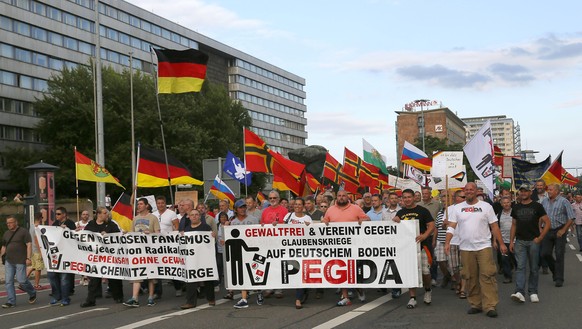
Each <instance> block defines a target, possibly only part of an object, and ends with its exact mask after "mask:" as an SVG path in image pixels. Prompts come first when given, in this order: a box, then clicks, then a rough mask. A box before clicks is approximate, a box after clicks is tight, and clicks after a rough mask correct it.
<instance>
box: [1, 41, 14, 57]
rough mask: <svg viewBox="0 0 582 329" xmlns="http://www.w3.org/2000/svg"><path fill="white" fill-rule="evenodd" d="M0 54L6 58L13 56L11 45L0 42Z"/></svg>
mask: <svg viewBox="0 0 582 329" xmlns="http://www.w3.org/2000/svg"><path fill="white" fill-rule="evenodd" d="M0 56H2V57H7V58H14V48H13V47H12V46H11V45H7V44H4V43H1V44H0Z"/></svg>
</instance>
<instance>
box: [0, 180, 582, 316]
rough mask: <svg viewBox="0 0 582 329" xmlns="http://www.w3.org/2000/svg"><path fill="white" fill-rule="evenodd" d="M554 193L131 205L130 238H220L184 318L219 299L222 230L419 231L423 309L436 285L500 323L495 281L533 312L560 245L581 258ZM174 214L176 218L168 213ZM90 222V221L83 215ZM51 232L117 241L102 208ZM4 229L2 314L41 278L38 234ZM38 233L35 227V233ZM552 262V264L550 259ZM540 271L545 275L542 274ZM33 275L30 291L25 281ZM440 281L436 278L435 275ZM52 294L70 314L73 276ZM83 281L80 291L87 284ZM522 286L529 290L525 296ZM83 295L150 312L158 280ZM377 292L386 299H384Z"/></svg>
mask: <svg viewBox="0 0 582 329" xmlns="http://www.w3.org/2000/svg"><path fill="white" fill-rule="evenodd" d="M560 188H561V187H560V186H559V185H557V184H550V185H549V186H546V185H545V183H544V182H543V181H538V182H537V183H536V185H535V187H534V186H529V185H527V184H524V185H522V186H519V187H518V191H516V193H513V192H511V191H509V190H504V189H502V190H501V191H500V193H499V194H498V195H497V196H496V197H495V198H494V200H490V199H489V198H488V197H487V195H486V194H484V193H483V191H482V189H479V188H478V187H477V185H476V184H474V183H468V184H467V185H466V186H465V187H464V188H463V189H456V190H449V191H447V190H441V191H431V189H430V188H422V189H421V190H420V191H416V192H415V191H412V190H409V189H407V190H404V191H401V192H400V191H399V192H396V191H394V190H385V191H383V192H382V194H370V193H365V194H363V195H362V198H360V199H356V200H352V197H353V196H350V195H348V193H347V192H346V191H343V190H340V191H339V192H337V194H336V193H334V192H333V191H327V192H325V193H322V194H318V195H316V196H314V195H310V196H307V197H305V198H301V197H297V198H294V199H287V198H284V197H282V196H281V195H280V194H279V193H278V192H277V191H271V192H270V193H269V194H268V199H267V200H265V201H264V203H263V204H258V203H257V201H256V200H255V199H254V198H253V197H251V196H248V197H246V198H245V199H240V200H237V201H236V202H235V203H234V206H233V209H229V202H228V201H227V200H220V202H219V207H218V208H217V209H214V211H209V210H208V207H207V205H206V204H204V203H202V202H200V203H198V205H197V206H195V204H194V201H193V200H189V199H185V200H180V202H179V203H178V204H177V205H176V206H175V207H168V206H167V205H166V199H165V197H163V196H158V197H156V207H157V211H155V212H153V213H152V211H151V209H152V207H151V206H150V205H149V203H148V200H147V199H146V198H140V199H138V201H137V205H136V206H137V216H136V218H135V219H134V220H133V227H132V231H134V232H143V233H145V234H151V233H159V232H166V233H169V232H176V231H179V232H191V231H207V232H211V234H212V236H213V237H215V238H216V259H217V268H218V272H219V280H217V281H208V282H196V283H184V282H181V281H178V280H175V281H172V285H173V287H174V290H175V296H176V297H181V296H182V295H183V292H185V295H186V301H185V303H184V304H183V305H181V308H182V309H189V308H194V307H196V306H197V303H198V299H199V297H205V298H206V300H207V302H208V304H209V305H211V306H214V305H216V300H215V293H217V292H220V287H221V285H223V284H224V278H223V272H224V271H223V268H224V264H223V257H222V255H223V251H224V248H225V246H224V244H225V238H224V227H225V226H227V225H257V224H260V225H311V224H312V223H325V224H327V225H333V223H334V222H349V221H354V222H359V223H360V224H361V223H362V221H391V222H396V223H398V222H400V221H402V220H417V221H419V227H420V235H419V236H418V237H417V238H416V242H417V243H419V244H420V246H421V258H420V265H421V271H422V282H423V287H422V288H423V290H424V291H423V302H424V303H425V304H431V303H432V294H431V292H432V288H433V287H434V286H437V285H439V286H440V287H442V288H450V289H451V290H452V291H453V292H452V293H454V294H456V295H457V296H458V298H461V299H467V301H468V303H469V309H468V314H477V313H481V312H484V313H485V314H486V315H487V316H489V317H496V316H497V309H496V307H497V304H498V301H499V296H498V289H497V280H496V275H497V274H503V277H504V279H503V283H504V284H510V283H513V282H514V281H515V292H514V293H513V294H512V295H511V296H508V297H509V298H511V299H512V300H514V301H515V302H517V303H524V302H525V301H526V297H529V300H530V301H531V302H532V303H538V302H540V294H539V292H538V280H539V273H540V272H541V273H544V274H546V273H548V274H549V273H550V272H551V273H552V278H553V281H554V284H555V286H556V287H562V286H563V285H564V282H565V277H564V252H565V244H566V236H567V235H568V234H572V233H573V232H574V229H575V234H576V236H577V240H578V244H579V247H580V251H582V195H576V196H572V195H569V194H565V195H563V194H562V193H561V192H560ZM172 208H173V209H174V210H173V209H172ZM85 213H87V214H85ZM55 214H56V221H55V222H54V223H53V225H55V226H61V227H63V228H65V229H70V230H88V231H91V232H96V233H102V234H106V233H114V232H119V231H120V229H119V227H118V225H117V224H116V223H115V222H114V221H112V220H111V219H110V214H109V210H108V208H107V207H98V208H97V209H96V211H95V218H94V219H89V216H88V215H89V213H88V212H86V211H84V212H83V216H81V217H82V220H79V221H78V222H77V223H75V222H73V221H72V220H71V219H69V218H68V216H67V211H66V209H65V208H63V207H59V208H57V209H56V212H55ZM7 223H9V224H10V225H9V227H8V228H9V229H8V231H7V232H6V233H5V234H4V236H3V239H2V250H1V252H0V254H2V255H6V256H7V257H6V265H5V266H6V269H7V270H6V289H7V291H8V297H9V298H8V301H7V302H6V303H5V304H3V305H2V307H3V308H11V307H14V306H15V305H16V296H15V294H14V291H15V285H14V284H15V282H14V279H15V277H16V280H17V281H18V283H19V289H22V290H24V291H26V292H27V293H28V295H29V299H28V302H29V303H35V302H36V291H35V290H38V289H40V285H39V278H40V275H39V274H40V271H41V270H42V269H43V268H42V259H41V258H40V252H39V245H38V239H37V237H36V234H35V233H34V229H33V230H31V231H30V232H28V231H26V230H22V231H24V232H25V233H26V234H24V233H23V234H21V233H22V232H21V231H20V230H18V223H17V222H16V220H15V219H14V218H13V217H9V218H8V219H7ZM39 223H40V219H37V220H36V222H35V225H38V224H39ZM554 255H555V257H554ZM540 268H541V271H540ZM33 271H34V272H35V284H34V285H32V284H31V283H30V282H29V281H28V279H27V277H28V275H30V273H31V272H33ZM439 271H440V273H441V274H440V275H439V273H438V272H439ZM48 278H49V280H50V284H51V296H52V298H51V300H50V304H51V305H61V306H67V305H69V304H70V303H71V297H70V296H71V295H73V294H74V293H75V291H74V289H75V285H74V275H73V274H66V273H56V272H50V271H49V272H48ZM85 280H86V281H85ZM526 281H527V289H526ZM82 282H85V284H86V285H88V294H87V297H86V300H85V301H83V302H81V304H80V306H81V307H92V306H95V305H96V298H99V297H101V296H102V295H103V292H102V290H103V288H102V285H103V287H105V289H106V290H105V293H104V295H105V297H111V298H113V300H114V301H115V302H116V303H123V304H124V305H126V306H128V307H138V306H139V305H140V303H139V295H141V294H145V293H147V296H148V298H147V305H148V306H154V305H155V304H156V300H158V299H160V298H161V296H162V293H163V289H162V288H163V286H162V280H144V281H131V285H132V296H131V297H130V298H129V299H124V296H123V286H122V281H121V280H113V279H108V280H107V279H102V278H95V277H89V278H83V279H82ZM325 290H329V289H320V288H318V289H316V290H315V296H314V297H315V299H320V298H322V297H323V294H324V292H325ZM380 291H382V292H384V293H388V290H387V289H381V290H380ZM253 293H254V294H256V304H257V305H262V304H263V303H264V298H269V297H271V296H274V297H275V298H283V297H284V293H285V292H284V291H282V290H263V291H256V292H251V291H242V292H241V296H242V297H241V299H240V300H238V301H236V302H235V303H234V307H235V308H237V309H243V308H247V307H249V296H250V295H251V294H253ZM336 293H338V294H339V300H338V302H337V306H348V305H351V304H352V302H351V300H352V298H354V297H355V296H357V297H358V299H359V300H360V301H362V302H365V300H366V296H365V291H364V290H363V289H338V291H336ZM234 294H235V292H234V291H227V292H226V295H224V297H223V298H225V299H233V298H234ZM391 294H392V297H393V298H399V297H400V296H401V290H400V289H392V290H391ZM308 296H309V290H307V289H297V290H295V307H296V308H297V309H301V308H303V304H304V303H305V302H307V300H308ZM416 297H417V291H416V287H410V288H409V300H408V303H407V308H409V309H414V308H416V307H417V301H416Z"/></svg>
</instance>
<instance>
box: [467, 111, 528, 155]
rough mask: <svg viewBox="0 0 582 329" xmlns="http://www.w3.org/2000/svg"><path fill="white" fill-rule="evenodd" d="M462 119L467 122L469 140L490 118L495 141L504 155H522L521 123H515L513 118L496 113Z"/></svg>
mask: <svg viewBox="0 0 582 329" xmlns="http://www.w3.org/2000/svg"><path fill="white" fill-rule="evenodd" d="M462 120H463V121H464V122H465V123H466V124H467V141H469V140H470V139H471V138H472V137H473V136H474V135H475V133H476V132H477V131H478V130H479V129H480V128H481V126H482V125H483V124H484V123H485V122H487V120H490V121H491V133H492V135H493V143H494V144H495V145H497V146H498V147H499V148H500V149H501V151H502V152H503V154H504V155H508V156H510V155H521V132H520V128H519V124H515V123H514V122H513V119H511V118H508V117H507V116H505V115H495V116H487V117H474V118H464V119H462Z"/></svg>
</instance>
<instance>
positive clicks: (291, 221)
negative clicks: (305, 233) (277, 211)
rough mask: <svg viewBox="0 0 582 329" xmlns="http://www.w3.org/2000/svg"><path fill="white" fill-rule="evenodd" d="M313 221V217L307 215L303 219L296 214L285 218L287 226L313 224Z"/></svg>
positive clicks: (290, 214)
mask: <svg viewBox="0 0 582 329" xmlns="http://www.w3.org/2000/svg"><path fill="white" fill-rule="evenodd" d="M312 221H313V220H312V219H311V216H309V215H307V214H303V216H302V217H298V216H297V215H295V213H294V212H292V213H289V215H287V216H285V223H286V224H305V223H311V222H312Z"/></svg>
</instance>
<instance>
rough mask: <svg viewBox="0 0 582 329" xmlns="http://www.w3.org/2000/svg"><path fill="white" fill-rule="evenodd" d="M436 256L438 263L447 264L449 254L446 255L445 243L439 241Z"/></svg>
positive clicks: (435, 251) (435, 250) (435, 249)
mask: <svg viewBox="0 0 582 329" xmlns="http://www.w3.org/2000/svg"><path fill="white" fill-rule="evenodd" d="M434 254H435V257H436V261H437V262H446V261H447V260H448V257H447V254H446V253H445V243H444V242H439V241H437V244H436V247H435V248H434Z"/></svg>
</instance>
